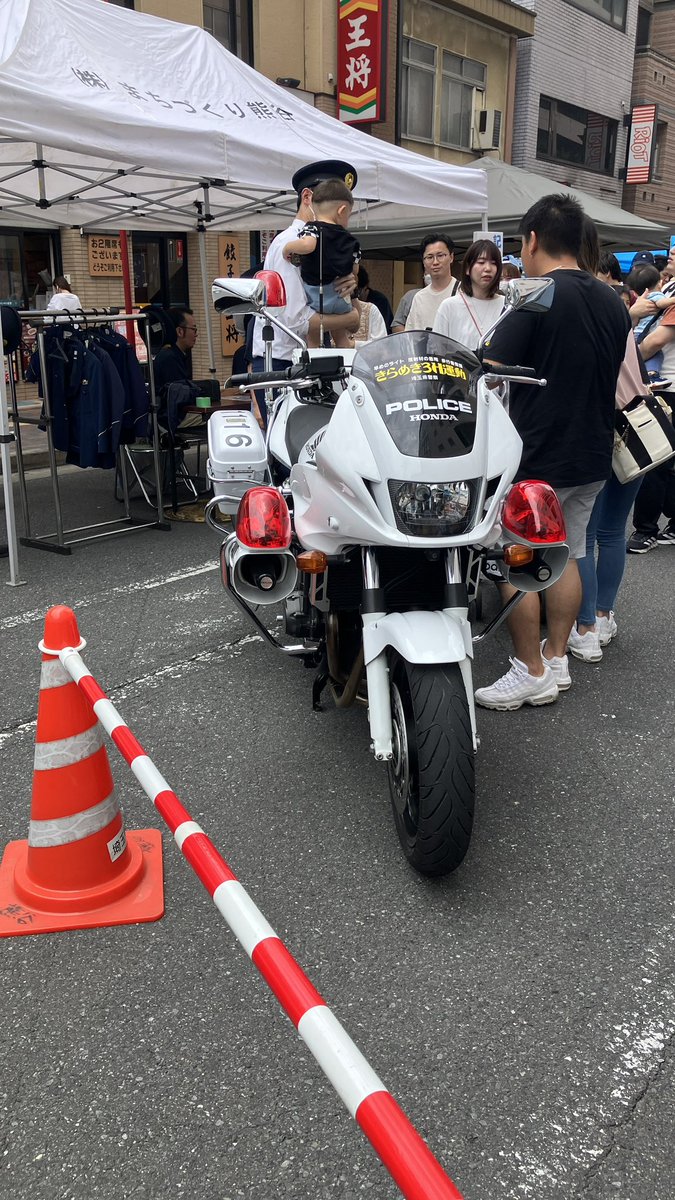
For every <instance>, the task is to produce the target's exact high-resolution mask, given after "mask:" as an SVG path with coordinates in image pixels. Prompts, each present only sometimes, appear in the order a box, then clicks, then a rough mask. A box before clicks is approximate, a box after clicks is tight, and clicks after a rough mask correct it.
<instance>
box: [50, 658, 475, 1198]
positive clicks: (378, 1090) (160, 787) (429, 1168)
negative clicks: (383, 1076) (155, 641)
mask: <svg viewBox="0 0 675 1200" xmlns="http://www.w3.org/2000/svg"><path fill="white" fill-rule="evenodd" d="M60 658H61V662H62V663H63V664H64V667H65V669H66V670H67V672H68V674H69V675H70V676H71V677H72V678H73V679H74V680H76V681H77V684H78V686H79V688H80V689H81V690H82V692H83V693H84V695H85V696H86V698H87V701H88V703H89V704H91V706H92V709H93V711H94V712H95V713H96V715H97V717H98V719H99V721H100V723H101V724H102V726H103V728H104V729H105V730H106V731H107V732H108V733H109V734H110V737H111V738H112V740H113V742H114V743H115V745H116V746H117V748H118V750H119V751H120V753H121V754H122V756H123V758H124V759H125V760H126V762H127V763H128V764H129V766H130V767H131V770H132V771H133V773H134V775H135V776H136V778H137V780H138V782H139V783H140V785H141V787H142V788H143V790H144V792H145V793H146V795H147V796H149V798H150V799H151V800H152V802H153V804H154V805H155V807H156V809H157V811H158V812H159V813H160V815H161V816H162V817H163V819H164V820H165V821H166V823H167V825H168V827H169V829H170V830H171V832H172V834H173V836H174V840H175V842H176V845H177V846H178V848H179V850H180V851H181V853H182V854H183V856H184V858H185V859H186V860H187V862H188V863H189V864H190V866H191V867H192V868H193V870H194V872H195V874H196V875H197V876H198V878H199V879H200V880H201V882H202V883H203V885H204V887H205V888H206V890H207V891H208V893H209V895H210V896H211V898H212V900H213V902H214V904H215V905H216V908H217V909H218V911H219V912H220V913H221V915H222V916H223V917H224V918H225V920H226V921H227V923H228V925H229V926H230V929H231V930H232V932H233V933H234V935H235V937H236V938H237V940H238V941H239V942H240V944H241V945H242V946H243V948H244V950H245V951H246V953H247V954H248V956H249V958H251V960H252V962H253V963H254V965H255V966H256V967H257V969H258V971H259V972H260V974H261V975H262V977H263V979H264V980H265V982H266V983H267V985H268V987H269V988H270V989H271V991H272V992H273V993H274V995H275V996H276V997H277V1000H278V1001H279V1003H280V1004H281V1006H282V1008H283V1009H284V1011H285V1012H286V1014H287V1015H288V1017H289V1018H290V1020H291V1021H292V1022H293V1024H294V1025H295V1027H296V1029H297V1030H298V1033H299V1034H300V1037H301V1038H302V1039H303V1041H304V1042H305V1044H306V1045H307V1047H308V1048H309V1050H310V1051H311V1053H312V1054H313V1055H314V1058H315V1059H316V1061H317V1063H318V1064H319V1066H320V1067H321V1069H322V1071H323V1072H324V1074H325V1075H326V1076H327V1078H328V1079H329V1080H330V1082H331V1083H332V1085H333V1087H334V1088H335V1090H336V1092H337V1093H338V1095H339V1096H340V1098H341V1099H342V1101H343V1103H344V1104H345V1106H346V1107H347V1109H348V1110H349V1112H350V1113H351V1115H352V1116H353V1117H354V1118H355V1120H356V1121H357V1123H358V1125H359V1126H360V1128H361V1129H362V1130H363V1132H364V1134H365V1135H366V1137H367V1138H368V1140H369V1141H370V1143H371V1145H372V1146H373V1147H374V1149H375V1150H376V1152H377V1154H378V1155H379V1157H380V1158H381V1160H382V1162H383V1163H384V1165H385V1167H386V1168H387V1170H388V1171H389V1173H390V1174H391V1176H392V1178H393V1179H394V1180H395V1182H396V1183H397V1185H398V1187H399V1188H400V1190H401V1192H402V1193H403V1195H404V1196H405V1197H407V1200H462V1196H461V1193H460V1192H459V1191H458V1190H457V1188H456V1187H455V1185H454V1183H453V1182H452V1180H451V1179H449V1177H448V1176H447V1174H446V1173H445V1171H444V1170H443V1168H442V1166H441V1165H440V1163H439V1162H438V1160H437V1159H436V1158H435V1157H434V1155H433V1154H432V1152H431V1150H430V1149H429V1147H428V1146H427V1145H426V1143H425V1142H424V1141H423V1139H422V1138H421V1137H420V1135H419V1134H418V1132H417V1130H416V1129H415V1128H414V1126H413V1125H412V1124H411V1122H410V1121H409V1120H408V1118H407V1117H406V1115H405V1113H404V1112H403V1111H402V1109H401V1108H400V1107H399V1105H398V1104H397V1103H396V1101H395V1100H394V1098H393V1096H392V1095H391V1094H390V1093H389V1092H388V1091H387V1089H386V1087H385V1085H384V1084H383V1083H382V1081H381V1080H380V1079H379V1077H378V1076H377V1074H376V1073H375V1071H373V1069H372V1067H370V1065H369V1064H368V1062H367V1061H366V1059H365V1058H364V1057H363V1055H362V1054H361V1051H360V1050H359V1049H358V1047H357V1046H356V1045H355V1043H354V1042H353V1041H352V1039H351V1038H350V1037H349V1034H348V1033H347V1032H346V1031H345V1030H344V1029H343V1027H342V1025H341V1024H340V1022H339V1021H338V1019H337V1017H336V1016H335V1015H334V1013H333V1012H332V1011H331V1009H330V1008H329V1007H328V1006H327V1005H326V1002H325V1000H324V999H323V997H322V996H321V995H320V993H319V992H318V991H317V990H316V988H315V987H314V985H313V984H312V983H311V981H310V980H309V979H308V977H307V976H306V975H305V973H304V971H303V970H302V968H301V967H300V966H299V964H298V963H297V962H296V960H295V959H294V958H293V956H292V954H291V953H290V951H289V950H287V949H286V947H285V946H284V944H283V942H282V941H281V940H280V938H279V937H278V936H277V934H276V933H275V932H274V930H273V928H272V926H271V925H270V924H269V923H268V921H267V920H266V918H265V917H264V916H263V914H262V913H261V912H260V909H259V908H258V907H257V905H256V904H255V903H254V901H253V900H252V899H251V897H250V896H249V895H248V893H247V892H246V890H245V889H244V887H243V886H242V884H241V883H240V882H239V880H238V879H237V877H236V875H235V874H234V872H233V871H232V870H231V868H230V867H229V866H228V864H227V863H226V862H225V860H224V859H223V858H222V856H221V855H220V853H219V852H218V850H217V849H216V847H215V846H214V845H213V843H212V842H211V840H210V839H209V837H208V836H207V835H206V833H205V832H204V830H203V829H202V827H201V826H200V825H199V824H198V823H197V822H196V821H194V820H193V819H192V817H191V816H190V813H189V812H188V811H187V809H186V808H185V807H184V806H183V804H182V803H181V801H180V800H179V798H178V796H177V795H176V793H175V792H174V791H173V790H172V789H171V788H170V787H169V784H168V783H167V781H166V780H165V779H164V777H163V775H162V774H161V773H160V771H159V770H158V769H157V767H156V766H155V765H154V763H153V762H152V760H151V759H150V758H149V757H148V755H147V754H146V752H145V750H144V749H143V747H142V745H141V743H140V742H139V741H138V739H137V738H136V737H135V736H134V734H133V733H132V732H131V730H130V729H129V728H128V726H127V725H126V724H125V722H124V720H123V718H122V717H121V716H120V715H119V713H118V712H117V710H116V708H115V707H114V705H113V704H112V703H111V701H110V700H109V699H108V697H107V696H106V695H105V692H104V691H103V690H102V689H101V688H100V687H99V685H98V683H97V682H96V680H95V679H94V678H93V677H92V676H91V674H90V672H89V671H88V669H87V667H86V666H85V664H84V663H83V661H82V659H81V658H80V655H79V653H78V652H77V651H76V650H74V649H71V648H66V649H63V650H62V651H61V654H60Z"/></svg>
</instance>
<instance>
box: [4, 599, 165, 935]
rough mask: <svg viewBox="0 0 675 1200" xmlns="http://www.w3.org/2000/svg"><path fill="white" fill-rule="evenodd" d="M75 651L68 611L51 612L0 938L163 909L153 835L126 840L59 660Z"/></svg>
mask: <svg viewBox="0 0 675 1200" xmlns="http://www.w3.org/2000/svg"><path fill="white" fill-rule="evenodd" d="M84 645H85V643H84V641H83V640H82V639H80V633H79V630H78V627H77V621H76V619H75V615H74V613H73V612H72V610H71V609H69V608H65V607H63V606H62V605H58V606H57V607H55V608H52V609H50V610H49V612H48V613H47V617H46V619H45V636H44V641H43V642H41V643H40V649H41V650H42V651H43V654H42V670H41V676H40V698H39V703H38V719H37V733H36V738H35V764H34V771H33V795H32V802H31V818H30V826H29V831H28V840H27V841H20V842H10V843H9V845H8V846H7V849H6V850H5V853H4V856H3V859H2V864H0V937H12V936H14V935H17V934H23V933H55V932H56V931H58V930H60V929H90V928H98V927H100V926H105V925H131V924H135V923H136V922H140V921H156V920H158V919H159V918H160V917H161V916H162V914H163V912H164V880H163V873H162V839H161V834H160V833H159V831H158V830H156V829H142V830H137V831H135V832H133V833H132V832H130V833H129V838H128V840H127V835H126V832H125V829H124V821H123V818H122V813H121V812H120V808H119V805H118V803H117V799H116V797H115V792H114V785H113V780H112V775H111V773H110V764H109V762H108V755H107V753H106V749H105V746H104V745H103V738H102V731H101V726H100V725H99V723H98V720H97V718H96V715H95V713H94V711H93V709H92V708H91V707H90V706H89V704H88V703H87V700H86V699H85V697H84V696H83V694H82V692H81V691H80V689H79V688H78V686H77V684H76V683H74V682H73V680H72V679H71V677H70V675H69V674H68V673H67V671H66V670H65V668H64V667H63V666H62V665H61V662H60V661H59V658H58V651H59V650H62V649H64V648H65V647H66V646H72V647H74V648H75V649H77V650H80V649H82V647H83V646H84ZM54 651H55V652H56V656H55V654H54ZM50 652H51V653H50Z"/></svg>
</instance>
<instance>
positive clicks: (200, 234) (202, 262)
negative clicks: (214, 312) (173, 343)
mask: <svg viewBox="0 0 675 1200" xmlns="http://www.w3.org/2000/svg"><path fill="white" fill-rule="evenodd" d="M203 190H204V203H203V204H202V202H201V200H195V208H196V209H197V238H198V240H199V267H200V271H201V277H202V296H203V298H204V319H205V321H206V344H207V346H208V351H209V375H215V373H216V362H215V354H214V351H213V329H212V328H211V301H210V297H209V277H208V273H207V270H206V222H205V214H206V215H208V211H209V191H208V188H207V187H204V189H203Z"/></svg>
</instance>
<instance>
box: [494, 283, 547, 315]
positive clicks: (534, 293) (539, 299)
mask: <svg viewBox="0 0 675 1200" xmlns="http://www.w3.org/2000/svg"><path fill="white" fill-rule="evenodd" d="M554 292H555V280H553V279H548V278H547V277H546V276H545V275H544V276H542V277H541V278H535V279H512V280H510V282H509V283H507V285H506V288H505V290H504V299H505V301H506V304H507V307H508V308H511V309H513V308H517V309H518V310H519V311H523V312H548V310H549V308H550V307H551V305H552V303H553V295H554Z"/></svg>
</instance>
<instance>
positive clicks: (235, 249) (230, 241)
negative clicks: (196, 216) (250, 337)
mask: <svg viewBox="0 0 675 1200" xmlns="http://www.w3.org/2000/svg"><path fill="white" fill-rule="evenodd" d="M240 274H241V246H240V244H239V238H238V236H237V234H236V233H223V234H220V235H219V237H218V278H219V279H238V278H239V275H240ZM220 338H221V345H222V352H223V358H230V357H231V356H232V355H233V354H234V352H235V350H236V349H237V348H238V347H239V346H241V345H242V343H243V341H244V335H243V333H240V331H239V330H238V329H237V326H236V325H235V323H234V320H233V318H232V317H230V316H227V315H226V314H224V315H223V316H222V317H221V318H220Z"/></svg>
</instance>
